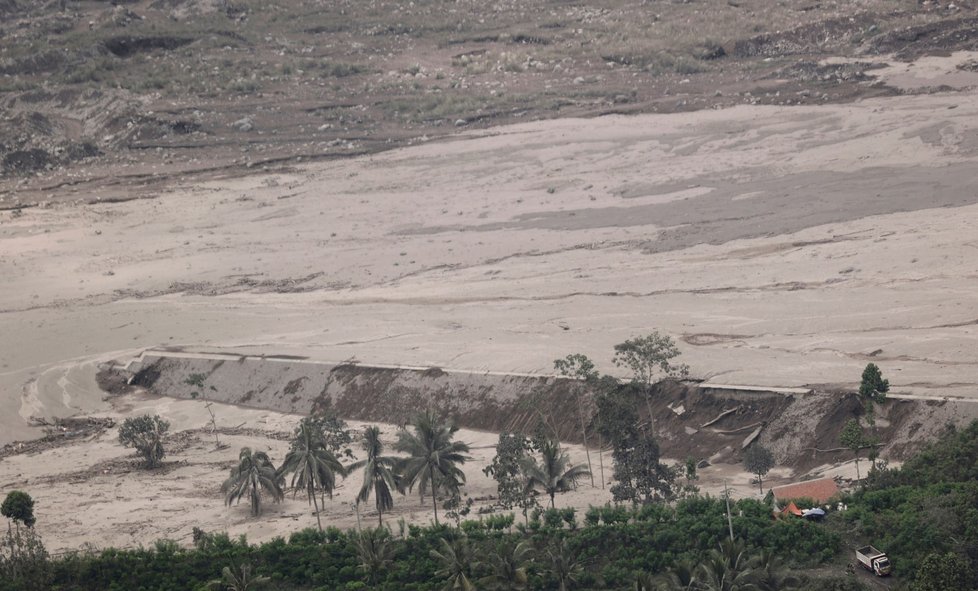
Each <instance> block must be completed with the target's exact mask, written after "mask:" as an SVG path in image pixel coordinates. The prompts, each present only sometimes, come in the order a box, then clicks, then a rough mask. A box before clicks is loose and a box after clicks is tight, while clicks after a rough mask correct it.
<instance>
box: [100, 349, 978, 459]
mask: <svg viewBox="0 0 978 591" xmlns="http://www.w3.org/2000/svg"><path fill="white" fill-rule="evenodd" d="M123 373H124V374H128V376H129V377H128V379H129V381H130V383H131V384H132V385H134V386H139V387H143V388H145V389H147V390H148V391H150V392H152V393H154V394H157V395H163V396H173V397H179V398H192V397H201V396H202V397H205V398H207V399H210V400H215V401H219V402H226V403H231V404H239V405H245V406H252V407H258V408H265V409H269V410H275V411H280V412H290V413H299V414H306V413H310V412H313V411H316V410H321V409H324V408H327V407H328V408H332V409H333V410H334V411H335V412H336V413H337V414H338V415H340V416H341V417H343V418H347V419H353V420H362V421H377V422H384V423H393V424H398V425H404V424H405V423H407V422H408V421H409V420H410V419H411V417H412V416H413V415H414V414H415V413H417V412H418V411H420V410H422V409H425V408H432V409H434V410H436V411H437V412H439V413H440V414H443V415H445V416H450V417H452V418H453V419H454V420H455V421H456V422H457V424H459V425H460V426H462V427H467V428H472V429H481V430H486V431H515V430H521V431H532V430H533V429H534V428H535V427H536V426H537V425H538V424H539V423H540V422H541V421H543V422H544V423H545V424H546V425H547V426H548V427H549V428H551V429H555V430H556V431H557V432H558V434H559V436H560V437H561V438H562V439H564V440H568V441H575V442H580V441H581V439H582V436H581V422H580V417H581V414H580V413H579V405H580V404H581V403H582V401H586V400H588V397H587V396H583V397H582V396H581V394H582V393H583V394H586V392H585V390H584V386H583V384H581V383H580V382H576V381H573V380H568V379H563V378H558V377H554V376H532V375H512V374H500V373H491V372H483V373H476V372H465V371H446V370H442V369H439V368H434V367H432V368H404V367H378V366H364V365H359V364H333V363H325V362H317V361H311V360H307V359H299V358H289V357H249V356H240V357H238V356H231V355H223V354H222V355H206V354H189V353H172V352H159V351H149V352H146V353H145V354H144V355H143V356H141V358H139V359H137V360H135V361H133V362H132V363H130V364H129V366H128V367H127V368H126V369H125V370H124V372H123ZM108 377H109V374H105V375H104V376H103V382H107V378H108ZM584 403H586V402H584ZM651 407H652V412H653V413H654V414H655V417H654V422H655V429H656V433H657V435H658V436H659V438H660V442H661V446H662V451H663V454H664V455H666V456H669V457H673V458H685V457H690V456H692V457H695V458H697V459H704V458H709V459H710V460H711V461H713V462H717V461H737V460H739V458H740V453H741V450H742V449H743V448H744V447H745V446H746V445H747V444H748V443H750V442H752V441H755V440H756V441H759V442H761V443H762V444H763V445H765V446H767V447H769V448H770V449H772V451H773V452H774V453H775V455H776V458H777V460H778V462H779V463H780V464H782V465H790V466H793V467H795V468H796V469H799V470H807V469H810V468H812V467H816V466H821V465H825V464H829V463H833V462H836V461H840V460H844V459H850V458H851V457H852V455H851V452H850V451H848V450H844V449H841V448H840V445H839V443H838V441H839V432H840V431H841V430H842V427H843V426H844V425H845V423H846V421H847V420H849V419H850V418H852V417H856V416H859V415H861V414H862V413H863V407H862V404H861V403H860V401H859V400H858V398H857V397H856V395H854V394H851V393H838V392H836V393H828V392H812V391H807V390H801V389H791V390H767V389H760V388H748V387H737V386H717V385H709V384H696V383H676V382H663V383H660V384H658V385H657V386H656V387H655V392H654V394H653V403H652V405H651ZM639 408H641V409H643V410H644V409H645V405H644V404H641V405H639ZM590 414H591V413H585V415H587V416H590ZM974 418H978V404H974V403H970V402H966V401H955V400H910V399H891V400H889V401H887V402H886V403H885V404H883V405H882V406H881V407H880V408H879V409H878V410H877V420H876V427H875V430H876V432H877V434H878V435H879V437H880V440H881V441H882V442H883V446H882V448H881V456H882V457H884V458H889V459H902V458H904V457H906V456H907V455H908V454H909V453H911V452H913V451H914V450H915V449H917V448H919V446H920V445H921V444H922V443H924V442H926V441H928V440H929V439H931V438H933V437H934V436H935V435H936V434H937V433H938V432H939V431H940V430H941V429H943V428H944V427H945V425H947V424H949V423H955V424H964V423H966V422H969V421H970V420H973V419H974ZM589 432H591V433H593V432H592V431H591V430H589ZM589 437H590V443H591V445H594V443H595V442H596V440H597V436H596V435H594V434H591V435H589Z"/></svg>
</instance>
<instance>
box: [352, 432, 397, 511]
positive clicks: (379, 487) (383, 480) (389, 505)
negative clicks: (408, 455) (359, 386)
mask: <svg viewBox="0 0 978 591" xmlns="http://www.w3.org/2000/svg"><path fill="white" fill-rule="evenodd" d="M363 448H364V449H365V450H366V452H367V457H366V459H363V460H360V461H359V462H355V463H354V464H353V465H351V466H350V467H349V471H350V472H353V471H354V470H359V469H360V468H363V486H361V487H360V494H358V495H357V503H366V502H367V501H369V500H370V493H371V490H373V495H374V504H375V505H376V506H377V523H378V525H384V511H390V510H391V509H393V508H394V495H393V494H392V492H391V491H392V490H396V491H398V492H400V493H402V494H403V492H404V487H402V486H401V479H400V476H399V475H398V474H397V471H396V470H395V468H396V466H397V463H398V462H399V461H400V458H396V457H394V456H384V455H382V454H383V453H384V444H383V443H381V441H380V429H379V428H377V427H374V426H370V427H367V428H366V430H364V432H363Z"/></svg>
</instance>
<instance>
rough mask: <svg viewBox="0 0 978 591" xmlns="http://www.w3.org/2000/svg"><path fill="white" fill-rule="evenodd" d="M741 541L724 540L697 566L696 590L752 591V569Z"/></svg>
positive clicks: (745, 548) (745, 547)
mask: <svg viewBox="0 0 978 591" xmlns="http://www.w3.org/2000/svg"><path fill="white" fill-rule="evenodd" d="M749 563H750V557H749V556H748V554H747V546H746V545H745V544H744V542H743V541H742V540H736V541H732V540H724V541H722V542H720V549H719V550H711V551H710V553H709V555H708V556H707V557H706V559H705V560H704V561H703V562H702V563H701V564H700V566H699V573H698V576H697V588H700V589H703V591H753V590H754V589H755V587H754V586H753V577H754V573H753V569H751V567H750V564H749Z"/></svg>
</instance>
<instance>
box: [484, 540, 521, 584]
mask: <svg viewBox="0 0 978 591" xmlns="http://www.w3.org/2000/svg"><path fill="white" fill-rule="evenodd" d="M532 553H533V548H532V547H531V546H530V543H529V541H528V540H523V541H522V542H519V543H516V542H514V541H512V540H503V541H501V542H499V544H497V545H496V547H495V548H494V549H493V550H492V552H490V553H489V556H488V558H487V559H486V560H485V561H481V562H480V563H479V565H480V566H483V567H486V568H487V569H488V570H489V574H488V575H486V576H484V577H482V578H481V579H479V587H480V588H481V589H487V590H488V591H523V590H524V589H526V587H527V574H526V569H527V566H528V565H529V563H530V561H531V556H532Z"/></svg>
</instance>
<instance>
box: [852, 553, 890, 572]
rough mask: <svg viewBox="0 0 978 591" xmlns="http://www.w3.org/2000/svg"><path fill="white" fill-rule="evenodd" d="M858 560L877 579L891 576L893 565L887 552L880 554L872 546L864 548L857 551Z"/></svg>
mask: <svg viewBox="0 0 978 591" xmlns="http://www.w3.org/2000/svg"><path fill="white" fill-rule="evenodd" d="M856 560H858V561H859V564H861V565H863V568H865V569H866V570H868V571H870V572H872V573H875V574H876V576H877V577H885V576H886V575H888V574H890V570H892V568H893V567H892V565H891V564H890V559H889V558H887V557H886V553H885V552H880V551H879V550H877V549H876V548H874V547H872V546H863V547H862V548H858V549H857V550H856Z"/></svg>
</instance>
